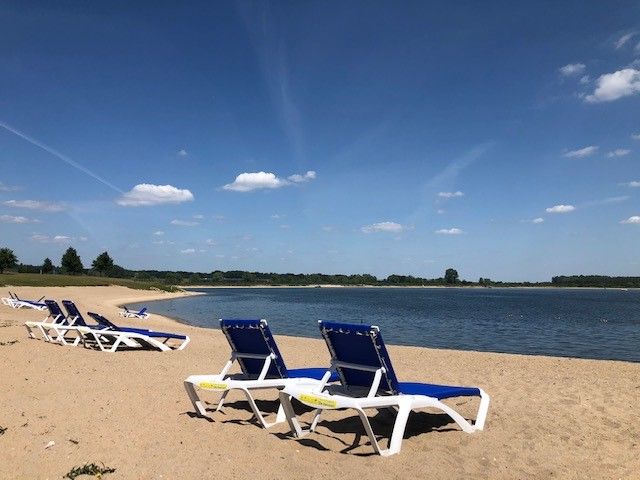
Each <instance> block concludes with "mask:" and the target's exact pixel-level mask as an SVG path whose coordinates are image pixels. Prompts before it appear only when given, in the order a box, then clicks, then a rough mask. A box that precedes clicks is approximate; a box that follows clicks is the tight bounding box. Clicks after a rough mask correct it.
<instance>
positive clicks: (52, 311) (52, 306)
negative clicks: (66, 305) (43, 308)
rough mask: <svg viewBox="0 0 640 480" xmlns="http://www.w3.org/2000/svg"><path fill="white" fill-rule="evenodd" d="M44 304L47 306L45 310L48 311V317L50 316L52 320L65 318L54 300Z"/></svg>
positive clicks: (46, 301)
mask: <svg viewBox="0 0 640 480" xmlns="http://www.w3.org/2000/svg"><path fill="white" fill-rule="evenodd" d="M44 303H45V304H46V305H47V308H48V309H49V315H51V317H52V318H65V315H64V313H62V309H61V308H60V305H58V302H56V301H55V300H45V301H44Z"/></svg>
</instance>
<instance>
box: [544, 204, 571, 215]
mask: <svg viewBox="0 0 640 480" xmlns="http://www.w3.org/2000/svg"><path fill="white" fill-rule="evenodd" d="M575 209H576V207H574V206H573V205H562V204H560V205H554V206H553V207H549V208H546V209H545V211H546V212H547V213H569V212H573V211H574V210H575Z"/></svg>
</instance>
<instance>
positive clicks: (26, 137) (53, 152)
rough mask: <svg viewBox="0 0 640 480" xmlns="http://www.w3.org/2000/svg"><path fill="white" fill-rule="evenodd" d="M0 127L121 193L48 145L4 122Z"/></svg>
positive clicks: (98, 176) (0, 123)
mask: <svg viewBox="0 0 640 480" xmlns="http://www.w3.org/2000/svg"><path fill="white" fill-rule="evenodd" d="M0 127H2V128H4V129H5V130H7V131H9V132H11V133H13V134H14V135H17V136H18V137H20V138H22V139H23V140H26V141H27V142H29V143H30V144H31V145H35V146H36V147H38V148H41V149H42V150H44V151H45V152H47V153H50V154H51V155H53V156H54V157H57V158H59V159H60V160H62V161H63V162H65V163H66V164H67V165H70V166H72V167H73V168H75V169H77V170H80V171H81V172H82V173H85V174H87V175H89V176H90V177H91V178H93V179H95V180H97V181H99V182H100V183H102V184H103V185H105V186H107V187H109V188H110V189H112V190H115V191H116V192H118V193H122V190H120V189H119V188H118V187H116V186H115V185H114V184H112V183H111V182H108V181H107V180H105V179H104V178H102V177H101V176H100V175H98V174H96V173H93V172H92V171H91V170H89V169H88V168H87V167H85V166H84V165H81V164H80V163H78V162H76V161H74V160H72V159H71V158H69V157H67V156H66V155H63V154H62V153H60V152H58V151H57V150H54V149H53V148H51V147H49V146H48V145H45V144H44V143H42V142H40V141H39V140H36V139H35V138H33V137H30V136H29V135H27V134H25V133H22V132H21V131H19V130H17V129H15V128H13V127H12V126H11V125H9V124H7V123H4V122H0Z"/></svg>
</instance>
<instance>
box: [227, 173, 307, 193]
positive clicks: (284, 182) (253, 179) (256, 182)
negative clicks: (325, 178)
mask: <svg viewBox="0 0 640 480" xmlns="http://www.w3.org/2000/svg"><path fill="white" fill-rule="evenodd" d="M315 178H316V172H314V171H313V170H309V171H308V172H307V173H305V174H303V175H300V174H294V175H290V176H289V177H287V178H286V179H284V178H280V177H278V176H277V175H276V174H275V173H270V172H262V171H260V172H245V173H241V174H240V175H238V176H237V177H236V179H235V180H234V181H233V182H232V183H228V184H226V185H224V186H223V187H222V188H223V189H224V190H230V191H233V192H252V191H254V190H265V189H267V190H273V189H276V188H282V187H288V186H290V185H293V184H296V183H303V182H308V181H310V180H313V179H315Z"/></svg>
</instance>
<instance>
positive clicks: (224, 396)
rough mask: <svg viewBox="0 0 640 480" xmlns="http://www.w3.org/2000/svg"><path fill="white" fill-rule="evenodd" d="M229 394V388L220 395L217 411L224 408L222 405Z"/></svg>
mask: <svg viewBox="0 0 640 480" xmlns="http://www.w3.org/2000/svg"><path fill="white" fill-rule="evenodd" d="M228 394H229V390H225V391H224V392H222V395H220V401H219V402H218V406H217V407H216V412H219V411H220V410H222V405H224V401H225V399H226V398H227V395H228Z"/></svg>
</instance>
